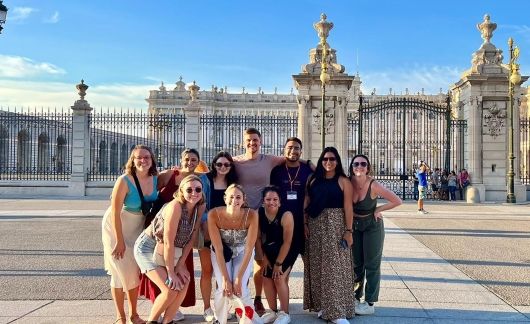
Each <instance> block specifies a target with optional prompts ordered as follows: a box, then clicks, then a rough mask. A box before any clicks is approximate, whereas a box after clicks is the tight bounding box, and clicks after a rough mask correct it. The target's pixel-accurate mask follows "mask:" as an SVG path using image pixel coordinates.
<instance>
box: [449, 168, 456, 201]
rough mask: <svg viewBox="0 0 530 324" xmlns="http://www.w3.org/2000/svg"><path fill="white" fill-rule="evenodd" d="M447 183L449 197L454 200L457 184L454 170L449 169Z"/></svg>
mask: <svg viewBox="0 0 530 324" xmlns="http://www.w3.org/2000/svg"><path fill="white" fill-rule="evenodd" d="M447 184H448V186H449V198H450V199H451V200H452V201H455V200H456V186H457V177H456V173H455V171H451V173H450V174H449V176H448V177H447Z"/></svg>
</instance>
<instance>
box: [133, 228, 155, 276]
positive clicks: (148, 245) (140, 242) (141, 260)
mask: <svg viewBox="0 0 530 324" xmlns="http://www.w3.org/2000/svg"><path fill="white" fill-rule="evenodd" d="M155 246H156V241H155V239H154V238H152V237H151V236H149V235H147V234H145V232H142V234H140V236H139V237H138V239H136V243H134V258H135V259H136V263H137V264H138V267H139V268H140V272H141V273H146V272H148V271H151V270H154V269H156V268H157V267H158V264H156V263H155V262H153V253H154V251H155Z"/></svg>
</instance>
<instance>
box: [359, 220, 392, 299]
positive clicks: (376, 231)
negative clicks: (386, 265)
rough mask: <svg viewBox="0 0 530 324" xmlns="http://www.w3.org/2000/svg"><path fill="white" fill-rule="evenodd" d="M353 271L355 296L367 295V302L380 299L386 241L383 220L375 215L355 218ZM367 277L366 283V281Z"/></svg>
mask: <svg viewBox="0 0 530 324" xmlns="http://www.w3.org/2000/svg"><path fill="white" fill-rule="evenodd" d="M354 228H355V231H354V235H353V240H354V241H353V264H354V267H353V271H354V274H355V280H354V291H355V298H356V299H358V300H360V299H361V297H362V296H363V295H365V298H364V299H365V300H366V302H369V303H374V302H376V301H378V299H379V287H380V282H381V258H382V257H383V243H384V241H385V225H384V224H383V220H382V219H381V220H379V221H376V220H375V218H374V216H373V215H370V216H366V217H363V218H360V217H356V218H355V219H354ZM365 279H366V285H365V284H364V283H365Z"/></svg>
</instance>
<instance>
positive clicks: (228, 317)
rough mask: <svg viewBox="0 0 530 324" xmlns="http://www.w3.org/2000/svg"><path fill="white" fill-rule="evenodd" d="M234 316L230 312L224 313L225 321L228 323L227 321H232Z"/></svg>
mask: <svg viewBox="0 0 530 324" xmlns="http://www.w3.org/2000/svg"><path fill="white" fill-rule="evenodd" d="M234 316H235V315H234V314H233V313H230V311H228V313H226V320H227V321H229V320H231V319H233V318H234Z"/></svg>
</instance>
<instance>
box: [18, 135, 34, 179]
mask: <svg viewBox="0 0 530 324" xmlns="http://www.w3.org/2000/svg"><path fill="white" fill-rule="evenodd" d="M17 139H18V143H17V170H18V172H21V173H22V172H28V171H30V170H29V169H30V166H31V139H30V137H29V132H28V131H27V130H26V129H23V130H21V131H20V132H18V136H17Z"/></svg>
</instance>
